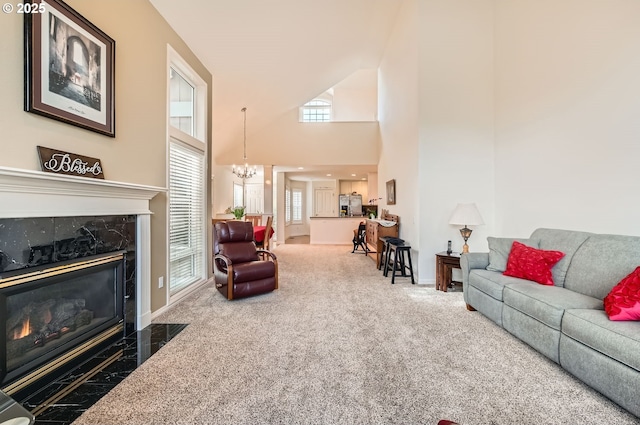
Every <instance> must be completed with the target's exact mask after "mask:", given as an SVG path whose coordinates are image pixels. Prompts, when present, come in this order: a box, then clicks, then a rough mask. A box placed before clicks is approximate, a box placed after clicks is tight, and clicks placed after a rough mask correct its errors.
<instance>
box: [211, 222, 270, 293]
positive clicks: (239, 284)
mask: <svg viewBox="0 0 640 425" xmlns="http://www.w3.org/2000/svg"><path fill="white" fill-rule="evenodd" d="M213 274H214V278H215V282H216V287H217V288H218V290H219V291H220V293H221V294H222V295H224V296H225V297H227V299H229V300H232V299H234V298H244V297H250V296H253V295H258V294H264V293H265V292H271V291H273V290H274V289H278V259H277V257H276V256H275V254H273V253H272V252H271V251H267V250H264V249H256V245H255V243H254V242H253V225H252V224H251V223H250V222H247V221H233V220H230V221H225V222H218V223H216V224H215V225H214V228H213Z"/></svg>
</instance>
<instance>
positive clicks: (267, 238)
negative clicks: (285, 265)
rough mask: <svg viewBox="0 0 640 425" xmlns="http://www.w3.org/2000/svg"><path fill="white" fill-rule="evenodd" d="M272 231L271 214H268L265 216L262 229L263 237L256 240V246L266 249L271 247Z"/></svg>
mask: <svg viewBox="0 0 640 425" xmlns="http://www.w3.org/2000/svg"><path fill="white" fill-rule="evenodd" d="M272 232H273V216H272V215H270V216H269V217H267V225H266V226H265V229H264V239H263V240H262V241H261V242H256V246H257V247H258V248H262V249H266V250H267V251H268V250H270V249H271V233H272Z"/></svg>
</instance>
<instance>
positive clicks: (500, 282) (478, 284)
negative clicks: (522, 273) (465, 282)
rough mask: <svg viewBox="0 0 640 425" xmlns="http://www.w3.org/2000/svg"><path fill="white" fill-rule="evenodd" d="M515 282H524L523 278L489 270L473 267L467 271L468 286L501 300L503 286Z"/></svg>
mask: <svg viewBox="0 0 640 425" xmlns="http://www.w3.org/2000/svg"><path fill="white" fill-rule="evenodd" d="M516 282H524V280H523V279H518V278H516V277H509V276H504V275H503V274H502V273H499V272H492V271H489V270H481V269H474V270H472V271H471V273H469V286H473V287H474V288H476V289H478V290H480V291H482V292H484V293H485V294H487V295H489V296H490V297H491V298H495V299H496V300H498V301H502V290H503V289H504V287H505V286H506V285H508V284H510V283H516Z"/></svg>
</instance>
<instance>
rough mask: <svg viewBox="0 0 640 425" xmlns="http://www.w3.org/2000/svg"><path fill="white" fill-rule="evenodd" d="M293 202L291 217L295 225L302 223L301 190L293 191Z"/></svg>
mask: <svg viewBox="0 0 640 425" xmlns="http://www.w3.org/2000/svg"><path fill="white" fill-rule="evenodd" d="M291 193H292V195H293V202H292V205H291V206H292V209H291V213H292V214H291V216H292V219H293V222H294V223H302V190H301V189H293V190H292V192H291Z"/></svg>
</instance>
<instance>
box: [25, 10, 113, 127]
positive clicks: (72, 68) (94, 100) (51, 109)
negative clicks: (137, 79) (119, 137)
mask: <svg viewBox="0 0 640 425" xmlns="http://www.w3.org/2000/svg"><path fill="white" fill-rule="evenodd" d="M30 4H31V5H32V6H31V7H30V8H29V9H28V10H29V11H31V12H32V13H25V15H24V18H25V21H24V22H25V111H27V112H32V113H35V114H38V115H42V116H45V117H49V118H53V119H55V120H59V121H62V122H66V123H68V124H72V125H75V126H78V127H82V128H85V129H88V130H92V131H95V132H98V133H101V134H104V135H107V136H110V137H115V89H114V75H115V74H114V73H115V41H114V40H113V39H112V38H111V37H109V36H108V35H106V34H105V33H104V32H102V31H101V30H100V29H98V28H97V27H96V26H95V25H93V24H92V23H91V22H89V21H88V20H86V19H85V18H84V17H82V16H81V15H80V14H79V13H78V12H76V11H75V10H74V9H72V8H71V7H69V6H68V5H67V4H66V3H64V2H63V1H61V0H46V1H45V0H32V1H31V3H30ZM25 10H27V9H26V8H25Z"/></svg>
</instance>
